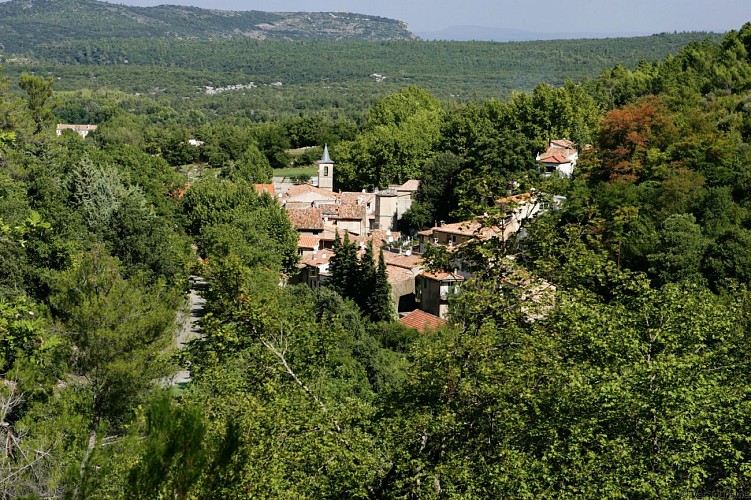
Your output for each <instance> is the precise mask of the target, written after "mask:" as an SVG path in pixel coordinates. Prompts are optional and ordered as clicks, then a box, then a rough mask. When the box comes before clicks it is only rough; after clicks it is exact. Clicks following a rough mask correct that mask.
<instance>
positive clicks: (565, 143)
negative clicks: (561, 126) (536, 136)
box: [550, 139, 576, 149]
mask: <svg viewBox="0 0 751 500" xmlns="http://www.w3.org/2000/svg"><path fill="white" fill-rule="evenodd" d="M550 148H560V149H575V148H576V144H575V143H573V142H572V141H569V140H568V139H554V140H552V141H550Z"/></svg>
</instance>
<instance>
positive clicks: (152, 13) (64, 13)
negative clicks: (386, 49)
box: [0, 0, 414, 52]
mask: <svg viewBox="0 0 751 500" xmlns="http://www.w3.org/2000/svg"><path fill="white" fill-rule="evenodd" d="M140 37H142V38H151V37H160V38H164V37H166V38H169V39H172V40H175V39H182V40H185V39H200V40H213V39H221V38H246V37H247V38H255V39H266V38H270V39H282V40H296V39H305V38H310V39H335V40H336V39H342V38H354V39H365V40H390V39H410V38H413V37H414V36H413V35H412V33H410V32H409V30H408V29H407V26H406V24H405V23H403V22H401V21H397V20H393V19H386V18H383V17H377V16H367V15H363V14H353V13H345V12H340V13H333V12H261V11H255V10H250V11H222V10H213V9H212V10H209V9H199V8H197V7H184V6H177V5H160V6H157V7H133V6H128V5H123V4H114V3H107V2H99V1H97V0H31V1H30V0H10V1H8V2H3V3H0V46H2V47H4V49H5V50H7V51H10V52H28V51H32V50H34V49H35V48H36V47H38V46H39V45H40V44H43V43H50V42H60V41H70V40H98V39H102V38H116V39H122V38H140Z"/></svg>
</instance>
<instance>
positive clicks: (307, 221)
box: [287, 208, 323, 230]
mask: <svg viewBox="0 0 751 500" xmlns="http://www.w3.org/2000/svg"><path fill="white" fill-rule="evenodd" d="M287 214H288V215H289V220H290V221H291V222H292V225H293V226H295V228H297V229H318V230H321V229H323V218H322V216H321V209H320V208H288V209H287Z"/></svg>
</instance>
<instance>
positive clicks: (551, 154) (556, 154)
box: [538, 149, 571, 164]
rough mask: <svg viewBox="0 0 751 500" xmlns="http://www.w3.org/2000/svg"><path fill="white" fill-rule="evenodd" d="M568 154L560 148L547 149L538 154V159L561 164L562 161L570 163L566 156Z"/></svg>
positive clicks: (542, 161)
mask: <svg viewBox="0 0 751 500" xmlns="http://www.w3.org/2000/svg"><path fill="white" fill-rule="evenodd" d="M568 156H570V155H567V154H565V153H564V152H562V150H555V149H553V150H548V151H545V152H544V153H543V154H541V155H540V157H539V158H538V161H539V162H541V163H557V164H563V163H571V160H570V159H569V158H568Z"/></svg>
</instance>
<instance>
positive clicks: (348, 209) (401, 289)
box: [255, 139, 578, 332]
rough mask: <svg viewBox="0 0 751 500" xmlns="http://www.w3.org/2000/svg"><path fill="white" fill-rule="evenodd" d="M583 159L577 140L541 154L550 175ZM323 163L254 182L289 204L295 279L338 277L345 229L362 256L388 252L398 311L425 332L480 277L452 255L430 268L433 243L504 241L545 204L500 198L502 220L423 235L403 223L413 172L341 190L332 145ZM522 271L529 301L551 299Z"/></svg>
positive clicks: (314, 281)
mask: <svg viewBox="0 0 751 500" xmlns="http://www.w3.org/2000/svg"><path fill="white" fill-rule="evenodd" d="M577 159H578V151H577V149H576V145H575V144H574V143H572V142H571V141H569V140H566V139H561V140H553V141H550V142H549V145H548V149H547V150H546V151H545V152H543V153H541V154H538V155H537V157H536V161H537V162H538V165H539V169H540V171H541V173H542V175H543V176H551V175H557V176H560V177H562V178H568V177H570V176H571V174H572V173H573V171H574V168H575V166H576V161H577ZM316 164H317V167H318V176H317V178H316V179H314V180H313V182H311V183H308V184H291V183H276V184H256V185H255V187H256V190H257V191H258V192H259V193H264V192H265V193H268V194H269V195H270V196H272V197H274V198H276V199H277V200H278V201H279V202H280V203H281V204H282V205H283V206H284V208H285V209H286V211H287V213H288V215H289V218H290V221H291V222H292V224H293V225H294V226H295V228H296V229H297V233H298V255H299V256H300V263H299V266H298V267H299V269H300V272H299V274H298V275H297V276H292V277H290V279H289V282H290V283H291V284H294V283H304V284H307V285H308V286H309V287H311V288H318V287H320V286H322V285H324V284H325V283H326V281H327V280H329V279H330V277H331V273H330V271H329V266H330V263H331V259H332V258H333V257H334V255H335V254H334V252H333V250H332V248H333V246H334V242H335V240H336V238H337V235H339V237H343V236H344V234H345V233H346V234H347V236H348V238H349V240H350V241H353V242H355V243H356V244H357V246H358V247H359V253H360V255H362V254H364V253H365V249H366V246H367V245H368V244H369V243H370V244H372V245H373V249H374V254H375V256H376V258H377V256H378V254H379V252H380V251H383V255H384V260H385V263H386V269H387V275H388V281H389V284H390V285H391V293H392V301H393V305H394V310H395V311H397V312H398V314H399V317H400V321H401V322H402V323H403V324H404V325H406V326H409V327H412V328H415V329H417V330H418V331H421V332H422V331H425V330H428V329H435V328H437V327H439V326H441V325H443V324H445V323H446V321H447V319H448V316H449V302H450V297H451V295H452V294H454V293H458V291H459V289H460V288H461V285H462V283H463V282H464V281H466V280H468V279H470V278H472V277H474V276H473V273H472V272H471V271H470V270H467V268H468V267H470V266H466V263H463V262H462V260H461V259H459V258H456V259H452V261H451V266H450V267H451V268H450V269H432V270H431V269H428V268H427V266H426V262H425V259H424V255H425V253H426V251H427V250H428V248H429V247H431V246H432V247H442V248H444V249H446V250H448V251H449V252H453V251H455V250H456V249H458V248H461V247H462V246H463V245H466V244H468V243H469V242H472V241H486V240H490V239H492V238H499V239H501V240H502V241H505V240H508V239H509V238H510V237H511V236H512V235H515V234H517V233H519V231H521V230H522V228H523V227H524V225H525V222H526V221H528V220H530V219H532V218H533V217H535V216H536V215H537V214H539V213H540V212H541V211H542V210H545V209H546V208H545V204H544V203H543V202H542V200H541V199H540V197H539V196H537V195H535V194H534V193H532V192H527V193H519V194H514V195H510V196H508V197H504V198H500V199H498V200H496V205H497V206H498V207H499V208H500V210H501V212H502V213H503V214H504V217H503V218H502V219H501V220H492V219H491V218H490V217H488V216H487V214H483V215H479V216H477V217H475V218H473V219H470V220H465V221H461V222H454V223H445V222H443V221H440V222H438V223H437V224H436V225H435V226H434V227H432V228H429V229H426V230H423V231H419V232H418V233H417V234H416V235H413V236H412V235H405V234H401V233H400V232H399V231H398V230H397V229H398V223H399V221H400V220H401V219H402V216H403V215H404V213H405V212H406V211H407V210H409V208H410V206H411V205H412V202H413V200H414V197H415V193H416V192H417V189H418V187H419V185H420V181H419V180H416V179H410V180H408V181H406V182H405V183H403V184H401V185H389V186H388V187H387V188H386V189H381V190H374V191H372V192H367V191H365V190H363V191H362V192H342V191H339V192H335V191H334V175H335V162H334V161H333V160H332V158H331V157H330V155H329V150H328V146H326V147H324V151H323V156H322V158H321V159H320V160H319V161H318V162H316ZM316 181H317V182H316ZM554 198H555V199H556V200H557V202H560V201H561V200H560V199H559V197H554ZM516 274H518V276H521V277H522V278H521V279H520V282H522V283H524V284H525V286H526V288H527V292H525V296H527V297H528V298H529V300H531V301H533V302H536V303H540V302H542V303H545V302H547V303H549V305H550V304H552V300H553V295H554V291H555V287H554V286H553V285H551V284H548V283H546V282H544V281H543V280H540V279H536V278H534V277H531V276H527V275H526V271H524V270H523V269H519V270H518V272H517V273H516ZM544 308H545V306H544V305H543V309H544ZM534 309H535V311H538V312H535V313H533V312H530V313H529V314H528V317H529V319H530V320H534V319H535V318H536V317H537V316H539V310H540V308H539V307H537V308H534Z"/></svg>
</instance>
